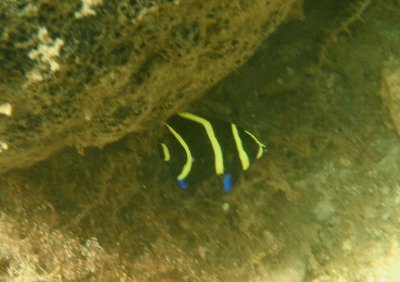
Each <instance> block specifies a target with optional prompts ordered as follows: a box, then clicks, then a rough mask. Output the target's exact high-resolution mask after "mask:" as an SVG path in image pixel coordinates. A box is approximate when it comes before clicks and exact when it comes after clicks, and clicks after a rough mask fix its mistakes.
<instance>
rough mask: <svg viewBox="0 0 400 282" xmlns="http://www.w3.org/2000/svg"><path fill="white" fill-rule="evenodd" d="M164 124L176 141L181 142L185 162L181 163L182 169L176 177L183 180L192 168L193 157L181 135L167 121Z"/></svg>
mask: <svg viewBox="0 0 400 282" xmlns="http://www.w3.org/2000/svg"><path fill="white" fill-rule="evenodd" d="M165 125H166V126H167V128H168V130H169V131H170V132H171V133H172V135H174V136H175V138H176V140H178V142H179V143H180V144H181V146H182V147H183V149H184V150H185V153H186V163H185V164H184V165H183V168H182V171H181V173H180V174H179V175H178V177H177V179H178V180H183V179H185V178H186V176H188V174H189V173H190V170H191V169H192V163H193V157H192V154H191V153H190V150H189V146H188V145H187V143H186V142H185V140H184V139H183V138H182V136H181V135H180V134H179V133H178V132H176V131H175V129H173V128H172V127H171V126H170V125H168V124H167V123H165Z"/></svg>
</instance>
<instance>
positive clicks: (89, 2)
mask: <svg viewBox="0 0 400 282" xmlns="http://www.w3.org/2000/svg"><path fill="white" fill-rule="evenodd" d="M101 4H103V0H82V7H81V9H80V10H79V11H78V12H75V14H74V15H75V18H77V19H81V18H84V17H89V16H95V15H96V11H95V10H93V8H94V7H96V6H99V5H101Z"/></svg>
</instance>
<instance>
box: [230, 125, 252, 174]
mask: <svg viewBox="0 0 400 282" xmlns="http://www.w3.org/2000/svg"><path fill="white" fill-rule="evenodd" d="M231 128H232V135H233V139H234V140H235V144H236V149H237V151H238V154H239V159H240V162H241V163H242V169H243V170H247V169H248V168H249V166H250V161H249V157H248V156H247V153H246V151H245V150H244V148H243V143H242V139H240V136H239V132H238V129H237V126H236V125H235V124H233V123H231Z"/></svg>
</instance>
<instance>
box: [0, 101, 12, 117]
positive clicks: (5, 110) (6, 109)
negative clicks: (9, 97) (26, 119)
mask: <svg viewBox="0 0 400 282" xmlns="http://www.w3.org/2000/svg"><path fill="white" fill-rule="evenodd" d="M0 114H2V115H6V116H8V117H9V116H11V115H12V105H11V104H10V103H3V104H0Z"/></svg>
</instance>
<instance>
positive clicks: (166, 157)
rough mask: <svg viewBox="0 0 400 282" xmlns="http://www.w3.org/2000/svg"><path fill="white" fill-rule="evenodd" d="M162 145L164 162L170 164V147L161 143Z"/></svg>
mask: <svg viewBox="0 0 400 282" xmlns="http://www.w3.org/2000/svg"><path fill="white" fill-rule="evenodd" d="M160 144H161V149H162V152H163V155H164V159H163V161H166V162H168V161H169V160H170V159H171V154H170V153H169V149H168V146H167V145H165V144H164V143H160Z"/></svg>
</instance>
